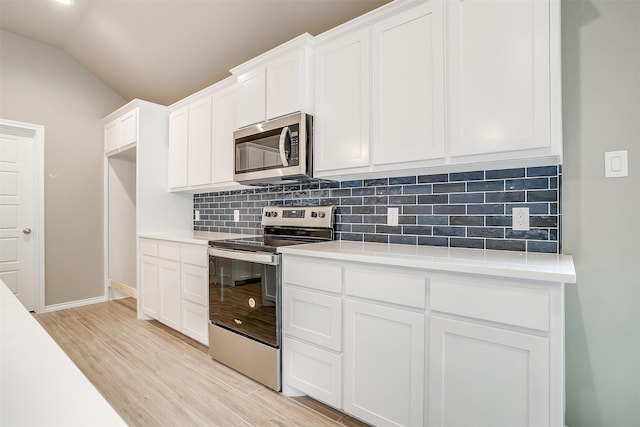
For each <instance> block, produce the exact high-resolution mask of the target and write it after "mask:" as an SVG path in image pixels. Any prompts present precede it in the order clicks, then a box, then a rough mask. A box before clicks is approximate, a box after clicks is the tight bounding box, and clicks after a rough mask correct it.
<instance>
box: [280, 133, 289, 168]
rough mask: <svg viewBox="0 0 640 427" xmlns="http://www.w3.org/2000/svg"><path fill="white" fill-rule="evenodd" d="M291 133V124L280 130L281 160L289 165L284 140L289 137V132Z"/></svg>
mask: <svg viewBox="0 0 640 427" xmlns="http://www.w3.org/2000/svg"><path fill="white" fill-rule="evenodd" d="M288 133H289V126H285V127H283V128H282V132H280V142H279V144H278V147H279V148H280V160H282V166H284V167H287V166H289V161H288V160H287V155H286V153H285V152H284V142H285V140H286V139H287V134H288Z"/></svg>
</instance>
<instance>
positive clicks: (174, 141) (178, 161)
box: [168, 107, 189, 189]
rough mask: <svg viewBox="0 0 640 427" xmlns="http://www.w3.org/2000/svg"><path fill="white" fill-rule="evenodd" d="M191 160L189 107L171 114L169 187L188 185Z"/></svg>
mask: <svg viewBox="0 0 640 427" xmlns="http://www.w3.org/2000/svg"><path fill="white" fill-rule="evenodd" d="M188 161H189V107H184V108H181V109H179V110H175V111H173V112H172V113H171V114H170V115H169V164H168V168H169V169H168V181H169V188H170V189H172V188H181V187H186V186H187V185H188V184H189V179H188Z"/></svg>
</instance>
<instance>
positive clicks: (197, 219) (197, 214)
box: [196, 211, 200, 221]
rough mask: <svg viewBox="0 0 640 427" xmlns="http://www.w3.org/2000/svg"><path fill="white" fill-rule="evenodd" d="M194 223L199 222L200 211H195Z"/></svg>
mask: <svg viewBox="0 0 640 427" xmlns="http://www.w3.org/2000/svg"><path fill="white" fill-rule="evenodd" d="M196 221H200V211H196Z"/></svg>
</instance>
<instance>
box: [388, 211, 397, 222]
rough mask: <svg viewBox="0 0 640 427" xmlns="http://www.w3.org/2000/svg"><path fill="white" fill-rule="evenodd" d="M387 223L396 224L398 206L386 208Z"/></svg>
mask: <svg viewBox="0 0 640 427" xmlns="http://www.w3.org/2000/svg"><path fill="white" fill-rule="evenodd" d="M387 225H398V208H389V209H387Z"/></svg>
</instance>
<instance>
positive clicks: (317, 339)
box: [282, 286, 342, 351]
mask: <svg viewBox="0 0 640 427" xmlns="http://www.w3.org/2000/svg"><path fill="white" fill-rule="evenodd" d="M282 293H283V295H282V307H283V310H282V332H283V333H284V334H286V335H291V336H293V337H296V338H301V339H303V340H305V341H309V342H311V343H313V344H316V345H320V346H322V347H326V348H329V349H331V350H334V351H342V298H341V296H340V295H338V296H331V295H325V294H321V293H318V292H310V291H307V290H303V289H297V288H292V287H289V286H285V287H283V291H282Z"/></svg>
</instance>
